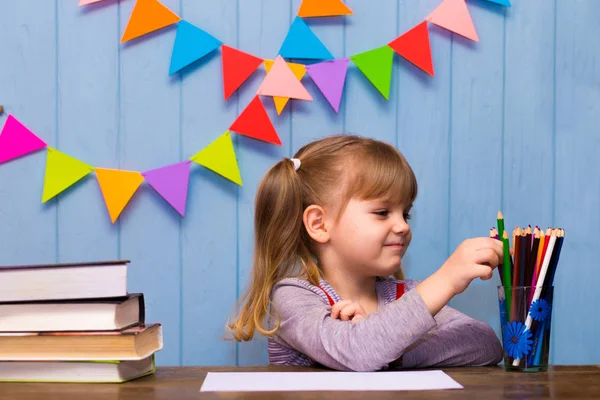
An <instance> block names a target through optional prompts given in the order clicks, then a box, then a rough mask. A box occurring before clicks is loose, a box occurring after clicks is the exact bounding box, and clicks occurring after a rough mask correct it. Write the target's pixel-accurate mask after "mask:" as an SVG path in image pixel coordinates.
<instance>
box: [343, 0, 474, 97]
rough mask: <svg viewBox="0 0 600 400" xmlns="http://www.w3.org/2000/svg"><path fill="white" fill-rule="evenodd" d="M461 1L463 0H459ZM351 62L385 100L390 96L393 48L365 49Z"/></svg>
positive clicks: (352, 57)
mask: <svg viewBox="0 0 600 400" xmlns="http://www.w3.org/2000/svg"><path fill="white" fill-rule="evenodd" d="M461 1H463V0H461ZM350 59H352V62H353V63H354V64H356V66H357V67H358V69H360V71H361V72H362V73H363V74H364V75H365V76H366V77H367V79H368V80H369V81H370V82H371V83H372V84H373V86H375V87H376V88H377V90H379V93H381V94H382V95H383V97H385V99H386V100H388V99H389V97H390V85H391V82H392V62H393V61H394V50H392V49H391V48H390V47H389V46H387V45H385V46H381V47H378V48H376V49H373V50H369V51H365V52H363V53H360V54H356V55H354V56H351V57H350Z"/></svg>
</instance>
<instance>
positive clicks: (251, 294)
mask: <svg viewBox="0 0 600 400" xmlns="http://www.w3.org/2000/svg"><path fill="white" fill-rule="evenodd" d="M300 179H301V178H300V177H299V171H295V170H294V164H293V162H292V161H291V160H290V159H283V160H281V161H279V162H278V163H277V164H275V165H274V166H273V167H272V168H271V169H270V170H269V171H268V172H267V173H266V175H265V176H264V178H263V179H262V181H261V183H260V185H259V187H258V191H257V194H256V204H255V215H254V257H253V268H252V275H251V276H250V281H249V284H248V288H247V289H246V291H245V293H244V295H243V297H242V299H241V310H240V312H239V315H238V316H237V319H236V320H235V321H234V322H233V323H231V324H228V328H229V330H230V332H231V333H232V335H233V337H234V339H236V340H238V341H248V340H251V339H252V338H253V336H254V333H255V331H258V332H259V333H261V334H263V335H265V336H270V335H273V334H274V333H275V332H276V331H277V329H278V328H279V322H277V324H276V326H275V328H274V329H272V330H268V328H267V326H266V318H265V317H266V316H267V315H269V306H270V296H271V290H272V289H273V286H274V285H275V283H277V282H278V281H279V280H281V279H283V278H285V277H288V276H293V275H295V274H297V273H298V272H301V273H303V274H304V275H305V276H306V277H307V279H308V280H309V281H310V282H311V283H313V284H318V281H319V277H320V274H319V270H318V268H317V266H316V264H315V262H314V261H313V259H312V255H311V253H310V251H309V249H308V243H309V242H308V234H307V233H306V230H305V229H304V225H303V222H302V213H303V211H304V203H303V188H302V183H301V181H300ZM299 263H300V266H301V271H298V270H297V269H298V264H299Z"/></svg>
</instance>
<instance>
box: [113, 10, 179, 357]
mask: <svg viewBox="0 0 600 400" xmlns="http://www.w3.org/2000/svg"><path fill="white" fill-rule="evenodd" d="M162 3H163V4H164V5H165V6H167V7H169V8H170V9H171V10H172V11H174V12H176V13H178V12H179V1H178V0H165V1H163V2H162ZM133 5H134V2H123V3H119V7H120V26H121V32H123V31H124V29H125V26H126V24H127V21H128V20H129V16H130V14H131V10H132V7H133ZM174 40H175V26H174V25H173V26H170V27H168V28H164V29H161V30H159V31H157V32H154V33H150V34H148V35H145V36H143V37H141V38H139V39H137V40H134V41H132V42H129V43H125V44H124V45H123V46H122V47H121V63H120V68H121V71H120V74H121V85H120V97H121V100H120V101H121V119H120V145H119V146H120V147H119V150H120V153H119V161H120V162H119V164H118V165H116V166H115V167H118V168H120V169H123V170H130V171H140V172H143V171H146V170H149V169H154V168H159V167H163V166H167V165H170V164H173V163H176V162H179V161H180V160H181V159H182V153H181V130H180V121H179V112H180V84H179V81H178V79H176V78H173V77H170V76H169V74H168V72H169V60H170V58H171V51H172V49H173V42H174ZM119 221H120V227H121V252H120V255H121V256H122V257H124V258H129V259H131V260H132V263H131V265H130V268H129V277H130V280H129V283H130V285H129V290H130V291H132V292H144V294H145V296H146V312H147V314H146V315H147V320H148V321H158V322H161V323H162V324H163V327H164V330H163V331H164V349H163V350H162V351H161V352H160V353H158V355H157V362H158V363H159V365H178V364H180V363H181V342H180V340H181V337H180V333H181V331H180V329H181V326H180V325H181V254H180V246H181V237H180V234H181V233H180V224H181V217H180V216H179V214H177V212H176V211H175V210H174V209H172V208H171V206H170V205H168V203H166V202H165V200H164V199H162V198H161V197H160V196H159V195H158V194H157V193H156V192H154V190H153V189H152V188H151V187H150V186H149V185H148V184H146V183H144V184H143V185H142V186H141V187H140V188H139V189H138V191H137V193H136V194H135V195H134V197H133V198H132V199H131V201H130V203H129V204H128V206H127V208H125V210H124V211H123V213H122V214H121V216H120V218H119Z"/></svg>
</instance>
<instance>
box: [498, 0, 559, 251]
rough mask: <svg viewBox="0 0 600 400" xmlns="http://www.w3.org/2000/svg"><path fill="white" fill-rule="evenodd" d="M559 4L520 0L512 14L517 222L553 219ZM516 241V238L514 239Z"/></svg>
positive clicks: (510, 216)
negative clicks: (556, 5) (556, 41)
mask: <svg viewBox="0 0 600 400" xmlns="http://www.w3.org/2000/svg"><path fill="white" fill-rule="evenodd" d="M553 19H554V2H551V1H544V0H534V1H528V2H518V3H516V4H515V5H514V7H511V9H510V10H508V14H507V17H506V60H505V63H504V66H505V95H504V159H503V166H504V167H503V176H504V180H503V185H502V188H503V189H502V209H503V212H504V213H505V214H506V215H505V220H506V221H505V225H506V228H507V230H508V231H509V233H510V232H511V231H512V229H513V228H514V227H515V226H516V225H520V226H521V227H523V226H527V224H533V225H534V226H535V225H536V224H537V225H539V226H540V228H542V229H545V228H546V227H548V226H550V225H551V223H552V213H553V206H554V205H553V204H552V202H551V201H540V200H541V199H551V198H552V193H553V190H554V186H553V185H554V182H553V178H552V175H551V174H540V173H534V171H540V170H548V169H550V170H551V169H552V168H553V160H552V159H551V158H549V156H550V155H551V154H552V142H553V138H552V136H553V124H554V118H553V114H554V101H553V92H554V89H553V88H554V76H553V70H554V69H553V67H552V65H553V63H554V24H553V23H551V21H553ZM511 241H512V239H511Z"/></svg>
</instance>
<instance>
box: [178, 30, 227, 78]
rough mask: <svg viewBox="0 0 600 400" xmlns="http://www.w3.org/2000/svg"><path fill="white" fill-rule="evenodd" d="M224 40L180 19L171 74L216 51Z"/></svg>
mask: <svg viewBox="0 0 600 400" xmlns="http://www.w3.org/2000/svg"><path fill="white" fill-rule="evenodd" d="M221 44H222V42H221V41H220V40H218V39H217V38H215V37H214V36H212V35H209V34H208V33H206V32H204V31H203V30H202V29H200V28H198V27H195V26H194V25H192V24H190V23H189V22H187V21H183V20H182V21H179V23H178V24H177V34H176V35H175V44H174V45H173V52H172V53H171V66H170V67H169V74H174V73H175V72H177V71H179V70H180V69H182V68H184V67H187V66H188V65H190V64H191V63H193V62H194V61H197V60H199V59H201V58H202V57H204V56H205V55H207V54H209V53H211V52H213V51H215V50H216V49H218V48H219V46H221Z"/></svg>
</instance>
